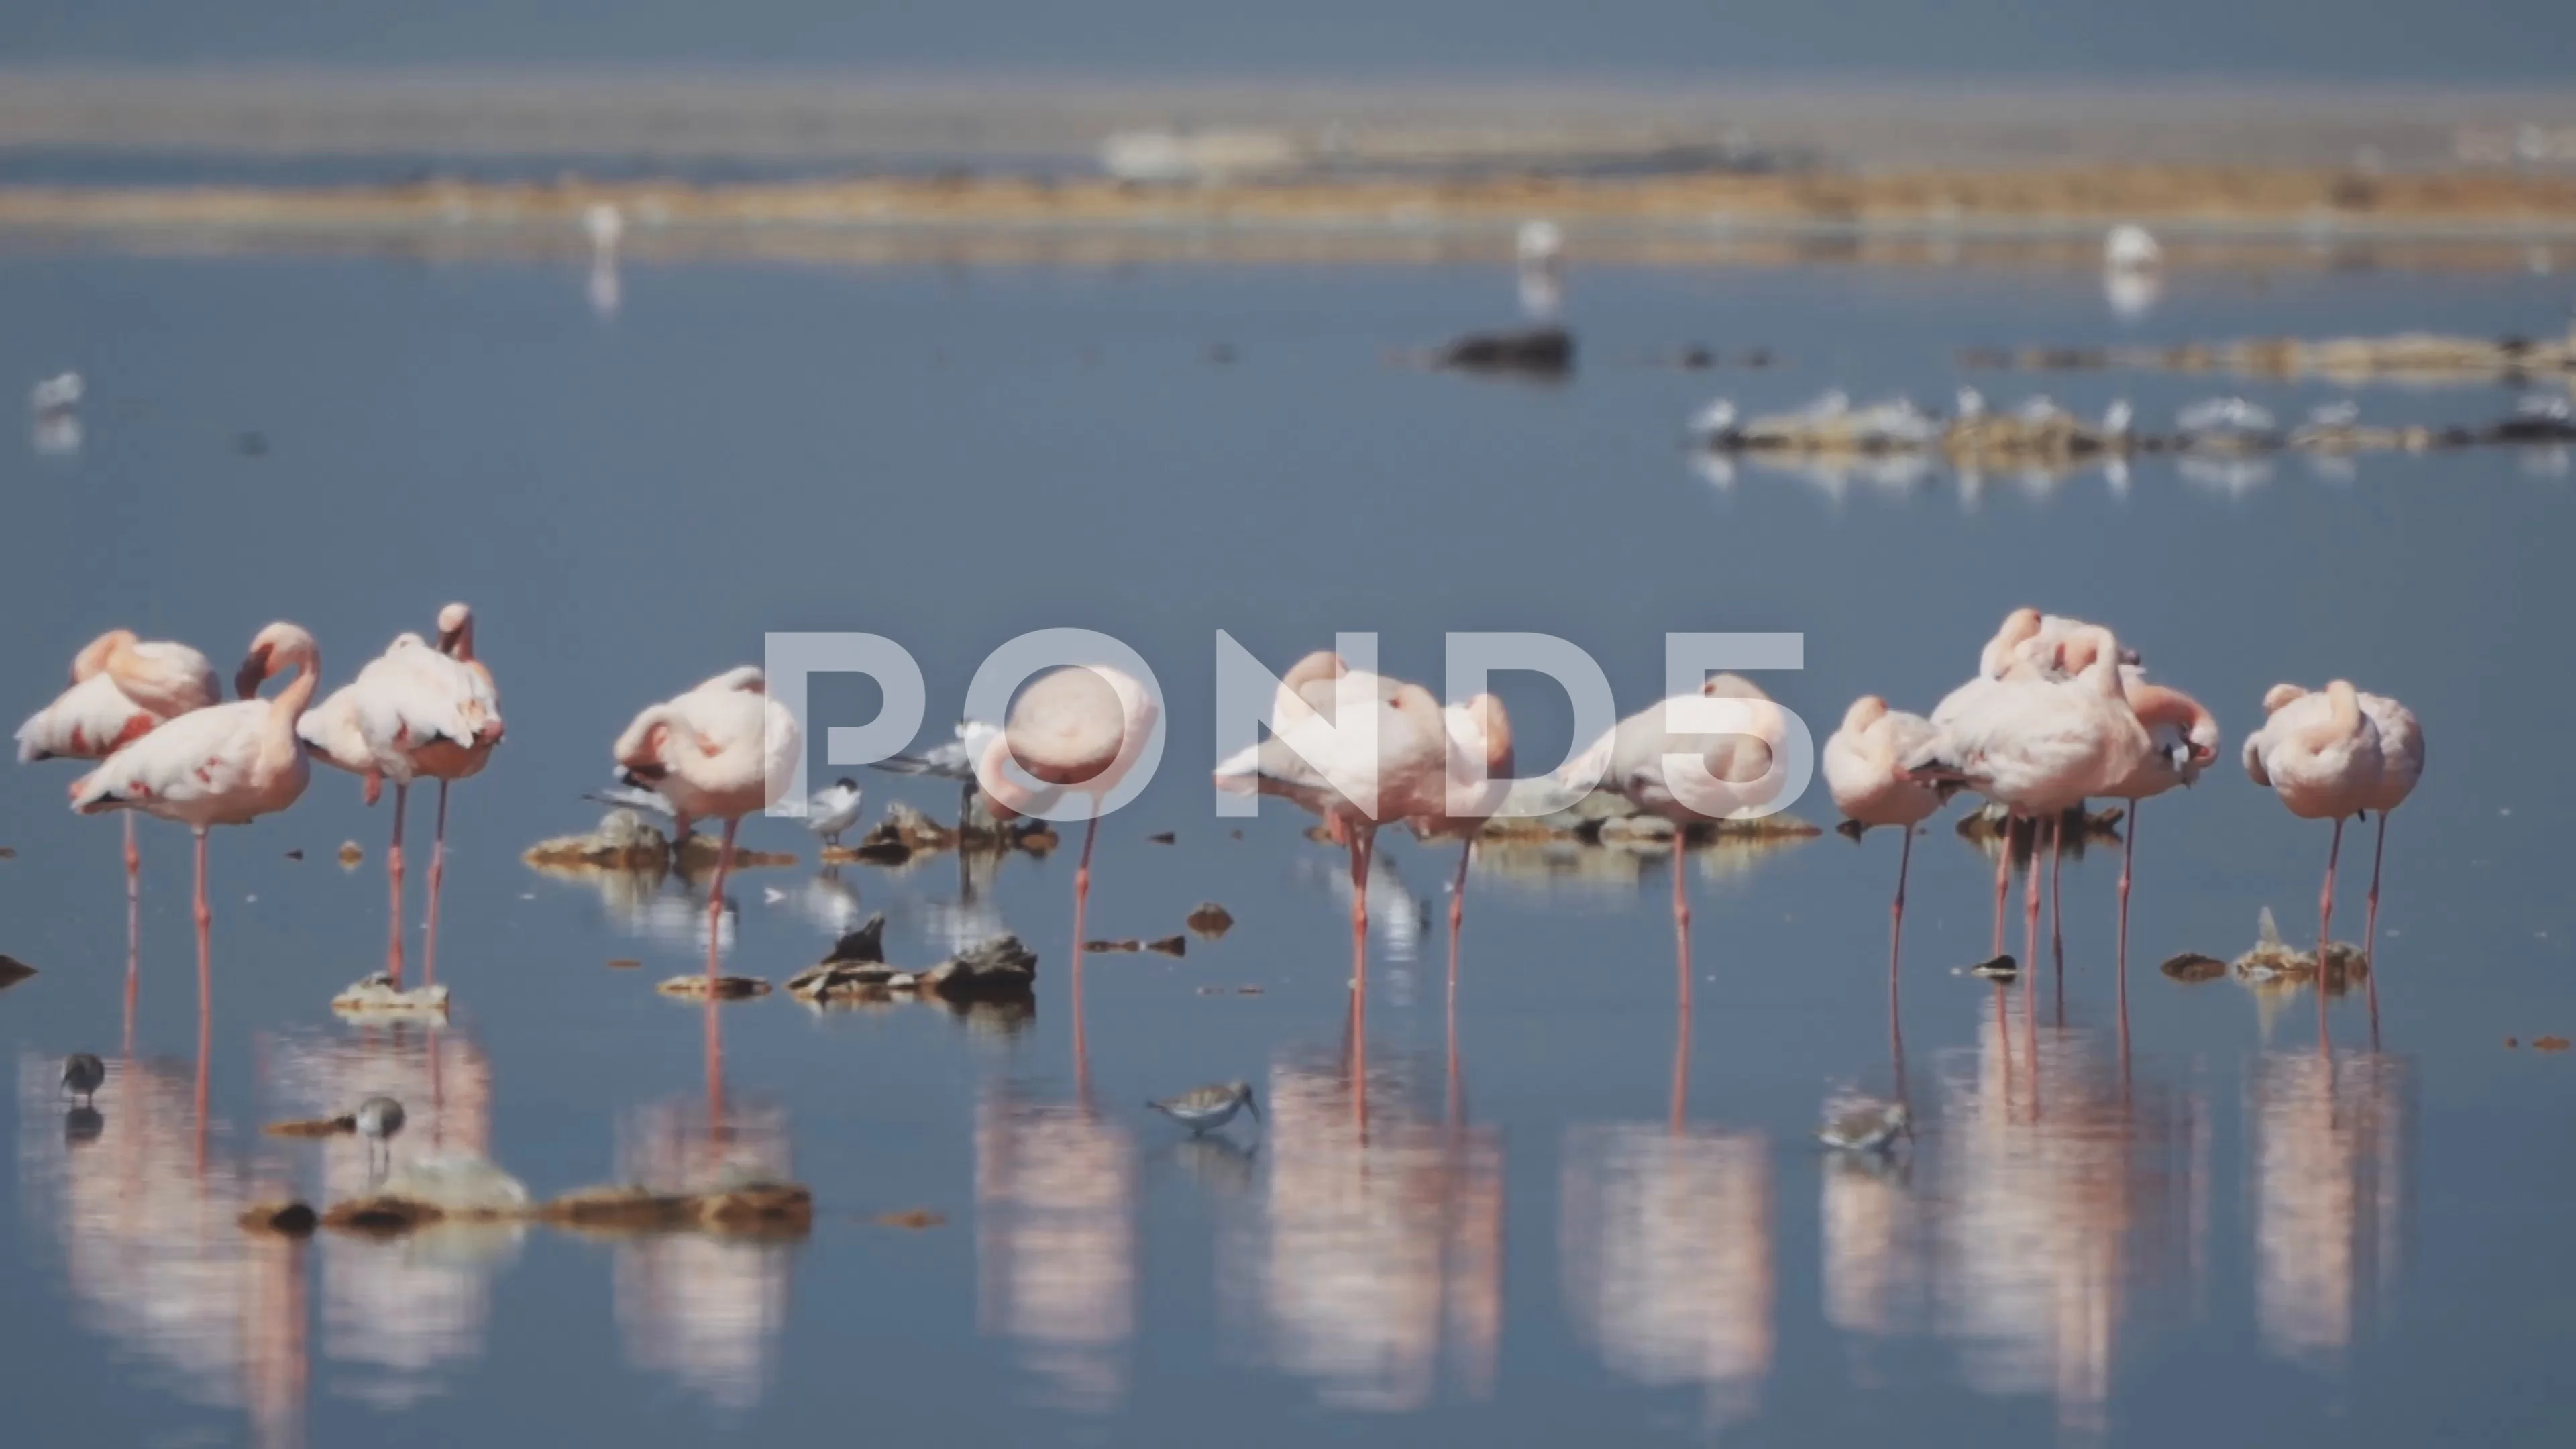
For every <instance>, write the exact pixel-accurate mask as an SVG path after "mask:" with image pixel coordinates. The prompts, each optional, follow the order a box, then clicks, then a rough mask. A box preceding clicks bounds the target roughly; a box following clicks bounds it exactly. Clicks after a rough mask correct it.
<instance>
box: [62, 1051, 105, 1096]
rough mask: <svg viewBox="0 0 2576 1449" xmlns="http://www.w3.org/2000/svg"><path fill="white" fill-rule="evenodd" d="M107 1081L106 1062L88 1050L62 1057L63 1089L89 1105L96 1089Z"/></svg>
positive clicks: (96, 1093)
mask: <svg viewBox="0 0 2576 1449" xmlns="http://www.w3.org/2000/svg"><path fill="white" fill-rule="evenodd" d="M106 1081H107V1064H106V1063H105V1062H102V1061H100V1060H99V1059H98V1057H97V1056H96V1055H95V1054H93V1053H90V1052H74V1053H72V1054H71V1055H70V1056H67V1057H65V1058H63V1090H64V1091H65V1092H66V1093H69V1094H70V1095H72V1096H75V1097H78V1098H80V1099H81V1105H82V1106H84V1107H87V1106H89V1105H91V1103H92V1099H94V1098H96V1097H97V1096H98V1089H99V1088H100V1087H101V1086H103V1085H105V1083H106Z"/></svg>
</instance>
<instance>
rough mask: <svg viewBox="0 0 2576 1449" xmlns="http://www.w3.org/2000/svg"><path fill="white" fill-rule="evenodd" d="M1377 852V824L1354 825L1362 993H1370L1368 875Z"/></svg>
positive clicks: (1354, 902)
mask: <svg viewBox="0 0 2576 1449" xmlns="http://www.w3.org/2000/svg"><path fill="white" fill-rule="evenodd" d="M1376 853H1377V827H1376V826H1374V825H1356V826H1353V827H1352V828H1351V952H1352V955H1353V957H1354V960H1355V965H1356V967H1357V969H1356V970H1355V971H1353V973H1352V976H1353V978H1354V979H1355V980H1356V981H1357V982H1358V983H1359V985H1358V990H1359V993H1360V995H1362V996H1366V995H1368V923H1369V913H1368V878H1369V860H1370V858H1371V857H1373V856H1374V855H1375V854H1376Z"/></svg>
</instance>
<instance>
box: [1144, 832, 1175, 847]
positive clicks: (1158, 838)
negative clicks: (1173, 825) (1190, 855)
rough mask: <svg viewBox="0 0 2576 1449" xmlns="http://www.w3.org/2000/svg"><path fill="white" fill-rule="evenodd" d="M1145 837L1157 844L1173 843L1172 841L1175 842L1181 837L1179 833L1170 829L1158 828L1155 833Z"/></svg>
mask: <svg viewBox="0 0 2576 1449" xmlns="http://www.w3.org/2000/svg"><path fill="white" fill-rule="evenodd" d="M1145 838H1146V839H1147V840H1150V841H1152V842H1154V843H1155V844H1156V845H1169V844H1171V843H1172V842H1174V841H1176V840H1178V839H1180V836H1178V835H1177V834H1175V833H1173V832H1172V831H1169V830H1157V831H1155V832H1154V833H1153V834H1151V835H1148V836H1146V837H1145Z"/></svg>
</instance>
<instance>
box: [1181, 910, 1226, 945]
mask: <svg viewBox="0 0 2576 1449" xmlns="http://www.w3.org/2000/svg"><path fill="white" fill-rule="evenodd" d="M1181 924H1182V925H1185V926H1187V927H1189V928H1190V930H1191V932H1192V933H1193V934H1195V935H1196V936H1198V937H1199V939H1201V940H1203V941H1215V940H1220V939H1223V937H1224V936H1225V933H1226V932H1228V931H1231V930H1233V929H1234V913H1233V912H1231V911H1229V910H1227V909H1226V908H1225V907H1223V906H1220V905H1218V904H1217V903H1216V902H1214V901H1201V902H1200V903H1199V908H1198V909H1197V910H1194V911H1192V912H1190V914H1189V918H1188V919H1187V920H1185V921H1183V922H1182V923H1181Z"/></svg>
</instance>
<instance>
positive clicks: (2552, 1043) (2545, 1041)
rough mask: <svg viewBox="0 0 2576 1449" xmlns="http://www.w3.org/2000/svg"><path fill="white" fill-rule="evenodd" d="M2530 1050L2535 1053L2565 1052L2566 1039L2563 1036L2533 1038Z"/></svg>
mask: <svg viewBox="0 0 2576 1449" xmlns="http://www.w3.org/2000/svg"><path fill="white" fill-rule="evenodd" d="M2531 1049H2532V1050H2533V1051H2537V1052H2563V1051H2565V1050H2567V1038H2565V1037H2563V1036H2543V1037H2534V1038H2533V1039H2532V1043H2531Z"/></svg>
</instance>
